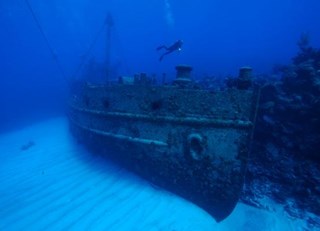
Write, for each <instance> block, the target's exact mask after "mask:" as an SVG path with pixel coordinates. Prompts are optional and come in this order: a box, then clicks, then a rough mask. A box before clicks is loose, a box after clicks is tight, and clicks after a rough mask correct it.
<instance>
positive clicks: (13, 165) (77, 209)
mask: <svg viewBox="0 0 320 231" xmlns="http://www.w3.org/2000/svg"><path fill="white" fill-rule="evenodd" d="M29 141H33V142H34V143H35V145H34V146H32V147H30V148H29V149H27V150H24V151H23V150H21V146H22V145H24V144H27V143H28V142H29ZM271 206H272V209H271V210H272V211H266V210H260V209H257V208H253V207H250V206H247V205H244V204H241V203H238V205H237V207H236V209H235V210H234V211H233V213H232V214H231V215H230V216H229V217H228V218H227V219H225V220H224V221H222V222H220V223H216V222H215V220H214V219H213V218H211V217H210V216H209V215H208V214H207V213H206V212H204V211H203V210H202V209H200V208H198V207H197V206H195V205H193V204H192V203H190V202H188V201H185V200H183V199H181V198H180V197H178V196H176V195H173V194H171V193H169V192H166V191H164V190H161V189H159V188H155V187H153V186H152V185H150V184H149V183H148V182H146V181H144V180H141V179H139V178H138V177H136V176H133V175H132V174H130V173H128V172H126V171H125V170H124V169H122V168H120V167H116V166H113V165H112V164H110V163H108V162H107V161H106V160H105V158H103V157H100V156H97V155H93V154H91V153H89V152H87V151H86V150H85V149H84V147H83V146H81V145H79V144H78V143H77V142H76V141H75V140H74V139H73V137H72V136H71V134H70V132H69V129H68V121H67V119H66V118H64V117H61V118H55V119H51V120H48V121H45V122H40V123H38V124H33V125H30V126H29V127H25V128H22V129H21V130H17V131H14V132H10V133H6V134H1V135H0V230H111V231H113V230H114V231H118V230H119V231H131V230H132V231H133V230H137V231H140V230H143V231H144V230H146V231H153V230H154V231H156V230H159V231H160V230H163V231H207V230H208V231H209V230H210V231H212V230H220V231H224V230H228V231H232V230H240V231H241V230H245V231H251V230H257V231H264V230H281V231H285V230H308V229H306V228H305V227H306V223H305V222H304V221H303V220H297V219H292V218H289V217H288V216H287V215H286V214H285V213H284V212H283V210H282V209H281V206H276V205H274V204H273V205H270V207H271Z"/></svg>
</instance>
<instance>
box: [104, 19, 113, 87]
mask: <svg viewBox="0 0 320 231" xmlns="http://www.w3.org/2000/svg"><path fill="white" fill-rule="evenodd" d="M106 25H107V39H106V82H107V83H109V78H110V52H111V29H112V27H113V26H114V22H113V18H112V16H111V14H110V13H108V15H107V18H106Z"/></svg>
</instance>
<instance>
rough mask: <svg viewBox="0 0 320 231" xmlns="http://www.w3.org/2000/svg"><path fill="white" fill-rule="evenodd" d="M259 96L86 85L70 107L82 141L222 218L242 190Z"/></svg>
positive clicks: (231, 91)
mask: <svg viewBox="0 0 320 231" xmlns="http://www.w3.org/2000/svg"><path fill="white" fill-rule="evenodd" d="M255 98H256V97H255V92H254V91H251V90H239V89H228V90H226V91H215V92H212V91H209V90H200V89H189V88H181V87H179V86H151V85H147V84H130V85H126V84H115V85H108V86H89V85H88V86H86V87H84V89H83V91H82V93H81V94H80V95H77V96H74V97H73V98H72V100H71V103H70V113H69V118H70V126H71V131H72V132H73V134H74V136H75V137H77V138H78V139H79V140H81V141H82V142H83V143H84V144H86V145H87V146H88V147H89V148H91V149H92V150H94V151H95V152H99V153H103V154H105V155H107V156H108V157H109V158H111V159H113V160H115V161H116V162H119V163H121V164H123V165H124V166H126V167H127V168H128V169H130V170H131V171H134V172H135V173H137V174H138V175H140V176H142V177H143V178H145V179H147V180H149V181H150V182H152V183H154V184H155V185H158V186H160V187H163V188H165V189H167V190H169V191H172V192H174V193H176V194H178V195H180V196H182V197H184V198H186V199H188V200H190V201H192V202H193V203H195V204H196V205H198V206H200V207H202V208H203V209H205V210H206V211H207V212H208V213H209V214H211V215H212V216H213V217H214V218H215V219H216V220H217V221H221V220H223V219H224V218H226V217H227V216H228V215H229V214H230V213H231V212H232V210H233V209H234V207H235V205H236V203H237V201H238V199H239V195H240V193H241V190H242V187H243V181H244V174H245V169H246V164H247V156H248V147H249V140H250V135H251V132H252V128H253V111H254V102H255Z"/></svg>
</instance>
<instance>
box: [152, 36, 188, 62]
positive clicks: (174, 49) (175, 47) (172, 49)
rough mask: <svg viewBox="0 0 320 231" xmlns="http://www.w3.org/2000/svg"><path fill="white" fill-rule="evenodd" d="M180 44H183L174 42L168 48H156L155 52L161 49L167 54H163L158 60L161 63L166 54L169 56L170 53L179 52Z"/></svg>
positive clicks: (180, 41) (179, 41)
mask: <svg viewBox="0 0 320 231" xmlns="http://www.w3.org/2000/svg"><path fill="white" fill-rule="evenodd" d="M182 44H183V41H182V40H178V41H176V42H175V43H174V44H173V45H171V46H170V47H167V46H159V47H158V48H157V50H158V51H159V50H161V49H165V50H167V52H165V53H164V54H162V55H161V56H160V58H159V61H162V59H163V57H164V56H165V55H167V54H170V53H171V52H174V51H177V50H178V51H180V50H181V47H182Z"/></svg>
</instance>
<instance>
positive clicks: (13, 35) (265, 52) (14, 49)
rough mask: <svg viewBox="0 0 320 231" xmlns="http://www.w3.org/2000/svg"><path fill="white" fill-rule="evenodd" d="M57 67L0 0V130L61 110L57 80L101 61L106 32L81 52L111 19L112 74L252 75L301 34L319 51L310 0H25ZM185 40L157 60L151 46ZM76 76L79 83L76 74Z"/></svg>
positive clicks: (62, 95) (21, 17)
mask: <svg viewBox="0 0 320 231" xmlns="http://www.w3.org/2000/svg"><path fill="white" fill-rule="evenodd" d="M29 2H30V4H31V5H32V7H33V9H34V11H35V13H36V15H37V18H38V19H39V21H40V23H41V25H42V28H43V30H44V32H45V34H46V36H47V37H48V39H49V42H50V44H51V46H52V47H53V49H54V53H55V54H56V56H57V58H58V60H59V62H60V63H61V65H62V67H63V69H64V72H65V73H66V76H65V77H64V76H63V75H62V73H61V72H60V70H59V68H58V66H57V64H56V63H55V62H54V59H53V57H52V55H51V53H50V51H49V49H48V47H47V45H46V43H45V40H44V39H43V37H42V35H41V33H40V32H39V29H38V28H37V26H36V24H35V22H34V20H33V18H32V16H31V13H30V11H29V10H28V8H27V6H26V4H25V1H24V0H10V1H8V0H0V30H1V37H0V41H1V48H0V49H1V50H0V61H1V62H0V70H1V72H0V76H1V84H0V105H1V114H0V121H1V122H0V131H1V130H2V131H3V130H4V129H12V128H16V127H17V126H18V125H20V124H21V123H25V122H28V121H31V120H34V119H39V118H45V117H47V116H52V115H54V114H59V113H61V112H63V111H64V102H65V101H66V95H67V91H68V89H67V84H66V78H67V79H69V78H71V76H73V75H74V72H75V70H76V69H77V67H78V65H79V63H80V62H81V60H82V59H85V60H89V59H90V58H92V57H95V58H96V60H98V61H101V62H102V61H103V60H104V54H105V33H104V34H102V35H101V36H100V37H99V39H98V41H97V43H96V45H95V47H94V49H93V51H92V52H91V53H90V56H89V57H86V56H85V54H86V52H87V50H88V48H89V46H90V44H91V43H92V41H93V40H94V37H95V36H96V34H97V33H98V31H99V30H100V28H101V27H102V25H103V24H104V21H105V18H106V15H107V12H110V13H111V14H112V15H113V18H114V22H115V27H114V28H113V37H112V52H111V64H112V66H114V67H116V68H117V73H119V74H125V75H128V74H129V75H132V74H134V73H137V72H147V73H150V74H152V73H156V74H158V75H160V74H161V73H163V72H166V73H168V74H170V75H173V74H174V66H175V65H176V64H180V63H186V64H190V65H192V66H193V67H194V73H193V75H194V77H195V78H197V77H200V76H203V75H215V76H222V77H223V76H226V75H229V74H231V75H236V74H237V71H238V68H239V67H241V66H244V65H250V66H252V67H253V68H254V70H255V73H256V74H264V73H270V72H271V70H272V67H273V65H274V64H279V63H280V64H288V63H289V62H290V60H291V57H292V56H293V55H294V54H295V53H296V52H297V50H298V48H297V46H296V42H297V40H298V39H299V36H300V34H301V33H302V32H307V33H308V34H309V35H310V37H311V43H312V45H314V46H316V47H319V46H320V39H319V38H320V30H319V29H318V28H319V22H320V14H319V12H320V2H319V1H318V0H306V1H301V0H282V1H281V0H277V1H276V0H260V1H256V0H243V1H239V0H201V1H194V0H135V1H134V0H110V1H106V0H52V1H43V0H29ZM177 39H183V40H184V47H183V50H182V52H179V53H174V54H171V55H170V56H167V57H165V59H164V61H163V62H161V63H160V62H159V61H158V57H159V53H157V52H156V50H155V48H156V47H157V46H158V45H161V44H163V43H165V44H170V43H172V42H174V41H175V40H177ZM77 77H79V76H77Z"/></svg>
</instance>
